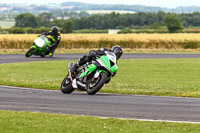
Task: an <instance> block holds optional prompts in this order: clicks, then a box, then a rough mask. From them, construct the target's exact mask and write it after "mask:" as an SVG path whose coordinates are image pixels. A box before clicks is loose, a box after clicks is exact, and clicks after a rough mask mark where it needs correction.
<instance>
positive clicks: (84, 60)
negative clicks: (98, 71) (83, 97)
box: [69, 45, 123, 78]
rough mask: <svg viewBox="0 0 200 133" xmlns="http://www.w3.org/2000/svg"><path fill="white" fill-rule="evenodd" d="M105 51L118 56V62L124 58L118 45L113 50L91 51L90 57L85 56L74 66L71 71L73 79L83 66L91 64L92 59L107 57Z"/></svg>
mask: <svg viewBox="0 0 200 133" xmlns="http://www.w3.org/2000/svg"><path fill="white" fill-rule="evenodd" d="M105 51H111V52H113V53H114V54H115V55H116V58H117V60H118V59H119V58H120V57H121V56H122V54H123V50H122V48H121V47H120V46H118V45H116V46H113V47H112V48H111V49H107V48H101V49H99V50H97V51H95V50H91V51H90V52H89V55H84V56H83V57H81V58H80V59H79V61H78V62H77V63H76V64H74V66H73V67H72V68H71V69H70V70H69V72H70V73H71V75H72V77H73V78H74V75H75V74H76V73H77V69H78V68H79V67H80V66H82V65H83V64H85V63H87V62H90V61H91V60H92V59H95V58H96V57H101V56H102V55H105Z"/></svg>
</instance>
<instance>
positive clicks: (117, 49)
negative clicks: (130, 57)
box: [111, 45, 123, 60]
mask: <svg viewBox="0 0 200 133" xmlns="http://www.w3.org/2000/svg"><path fill="white" fill-rule="evenodd" d="M111 51H112V52H113V53H115V55H116V57H117V60H118V59H119V58H120V57H121V56H122V54H123V49H122V48H121V46H119V45H115V46H113V47H112V48H111Z"/></svg>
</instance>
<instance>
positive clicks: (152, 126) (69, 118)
mask: <svg viewBox="0 0 200 133" xmlns="http://www.w3.org/2000/svg"><path fill="white" fill-rule="evenodd" d="M0 118H1V119H0V123H1V124H0V132H3V133H18V132H20V133H21V132H28V133H36V132H39V133H49V132H52V133H54V132H59V133H62V132H63V133H66V132H67V133H80V132H83V133H86V132H87V133H107V132H109V133H119V132H120V133H121V132H123V133H133V132H137V133H143V132H148V133H169V132H177V133H198V132H199V127H200V124H188V123H169V122H144V121H137V120H120V119H115V118H109V119H100V118H97V117H91V116H75V115H61V114H47V113H31V112H14V111H0Z"/></svg>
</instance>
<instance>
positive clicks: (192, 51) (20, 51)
mask: <svg viewBox="0 0 200 133" xmlns="http://www.w3.org/2000/svg"><path fill="white" fill-rule="evenodd" d="M28 50H29V49H0V54H25V53H26V52H27V51H28ZM90 50H91V49H89V48H85V49H84V48H78V49H76V48H72V49H64V48H58V49H56V51H55V53H56V54H74V53H75V54H79V53H89V51H90ZM93 50H98V48H93ZM123 51H124V53H186V54H187V53H188V54H199V53H200V49H180V48H179V49H165V48H163V49H142V48H139V49H130V48H123Z"/></svg>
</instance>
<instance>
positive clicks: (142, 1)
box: [0, 0, 200, 8]
mask: <svg viewBox="0 0 200 133" xmlns="http://www.w3.org/2000/svg"><path fill="white" fill-rule="evenodd" d="M67 1H68V2H69V1H70V2H71V1H73V2H75V1H76V2H84V3H91V4H126V5H146V6H159V7H168V8H175V7H179V6H200V0H99V1H98V0H0V3H31V4H45V3H57V4H59V3H62V2H67Z"/></svg>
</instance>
